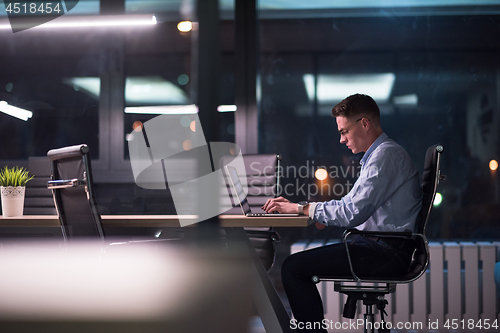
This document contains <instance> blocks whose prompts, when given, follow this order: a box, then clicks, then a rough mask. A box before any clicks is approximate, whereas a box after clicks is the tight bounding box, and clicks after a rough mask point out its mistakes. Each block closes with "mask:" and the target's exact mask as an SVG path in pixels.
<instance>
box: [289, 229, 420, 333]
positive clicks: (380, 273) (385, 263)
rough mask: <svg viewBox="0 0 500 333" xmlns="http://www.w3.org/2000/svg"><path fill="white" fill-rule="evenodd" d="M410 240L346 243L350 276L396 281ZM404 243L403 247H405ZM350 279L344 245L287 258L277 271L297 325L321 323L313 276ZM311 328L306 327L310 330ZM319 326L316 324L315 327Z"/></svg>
mask: <svg viewBox="0 0 500 333" xmlns="http://www.w3.org/2000/svg"><path fill="white" fill-rule="evenodd" d="M408 242H413V241H411V240H406V241H404V240H401V239H396V240H395V241H394V242H392V244H390V243H391V242H388V241H384V240H383V239H380V240H376V239H368V238H365V237H363V236H359V235H356V236H354V238H353V239H352V240H351V241H350V243H349V253H350V256H351V259H352V262H353V268H354V272H355V273H356V275H357V276H358V277H368V276H372V277H381V278H382V277H397V276H402V275H404V274H405V273H406V272H407V271H408V267H409V264H410V261H411V256H412V253H413V251H412V247H411V246H408V245H413V244H408ZM405 243H406V244H405ZM314 275H317V276H335V277H352V275H351V271H350V268H349V262H348V260H347V251H346V248H345V244H344V243H337V244H332V245H327V246H323V247H319V248H315V249H311V250H307V251H303V252H298V253H295V254H292V255H291V256H289V257H288V258H287V259H286V260H285V261H284V263H283V265H282V267H281V278H282V281H283V286H284V288H285V292H286V295H287V297H288V301H289V302H290V307H291V308H292V312H293V315H294V317H295V320H296V321H297V322H301V323H304V324H303V325H301V326H303V327H307V324H306V323H321V322H322V320H323V319H324V315H323V304H322V302H321V297H320V295H319V292H318V289H317V287H316V285H315V284H314V283H313V282H312V280H311V278H312V277H313V276H314ZM313 325H314V324H309V326H312V327H314V326H313ZM317 326H319V324H317ZM297 331H300V332H306V331H307V332H326V330H322V329H321V328H319V329H313V330H297Z"/></svg>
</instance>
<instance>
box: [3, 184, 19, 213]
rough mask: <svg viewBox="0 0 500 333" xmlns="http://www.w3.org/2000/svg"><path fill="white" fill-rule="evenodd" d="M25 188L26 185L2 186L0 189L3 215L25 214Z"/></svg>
mask: <svg viewBox="0 0 500 333" xmlns="http://www.w3.org/2000/svg"><path fill="white" fill-rule="evenodd" d="M24 190H25V187H24V186H18V187H12V186H7V187H3V186H0V191H1V192H2V215H3V217H16V216H23V209H24Z"/></svg>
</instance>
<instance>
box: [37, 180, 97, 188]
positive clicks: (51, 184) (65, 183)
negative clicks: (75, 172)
mask: <svg viewBox="0 0 500 333" xmlns="http://www.w3.org/2000/svg"><path fill="white" fill-rule="evenodd" d="M86 185H87V180H86V179H77V178H73V179H67V180H49V181H48V182H47V188H48V189H49V190H54V189H60V188H68V187H78V186H86Z"/></svg>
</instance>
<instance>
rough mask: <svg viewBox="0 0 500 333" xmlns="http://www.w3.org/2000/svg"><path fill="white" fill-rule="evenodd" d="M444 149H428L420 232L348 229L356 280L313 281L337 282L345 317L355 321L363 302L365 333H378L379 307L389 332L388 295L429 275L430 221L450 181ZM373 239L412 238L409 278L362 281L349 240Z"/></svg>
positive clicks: (322, 278) (326, 278) (320, 278)
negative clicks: (444, 172) (440, 189)
mask: <svg viewBox="0 0 500 333" xmlns="http://www.w3.org/2000/svg"><path fill="white" fill-rule="evenodd" d="M443 150H444V148H443V146H442V145H434V146H431V147H429V148H428V149H427V152H426V155H425V162H424V173H423V175H422V193H423V196H422V208H421V209H420V212H419V214H418V216H417V221H416V232H414V233H402V232H379V231H361V230H357V229H347V230H346V231H345V232H344V235H343V242H344V244H345V246H346V249H347V258H348V261H349V266H350V269H351V274H352V277H336V276H313V277H312V281H313V282H314V283H318V282H320V281H333V282H334V290H335V291H337V292H340V293H342V294H345V295H347V301H346V304H345V305H344V312H343V316H344V317H346V318H351V319H353V318H354V316H355V312H356V303H357V301H358V300H360V301H363V305H365V311H366V312H365V314H364V320H365V321H364V322H365V326H364V332H374V329H373V323H374V314H373V305H376V306H377V308H378V309H379V310H380V313H381V321H382V323H381V325H380V327H381V328H380V329H379V332H389V331H390V329H387V328H386V327H384V325H383V323H384V314H385V315H387V314H386V313H385V306H386V305H387V304H388V302H387V300H385V298H384V297H385V295H387V294H390V293H394V292H395V291H396V285H397V284H399V283H410V282H412V281H415V280H416V279H418V278H419V277H420V276H422V275H423V274H424V273H425V270H426V269H427V266H428V264H429V248H428V242H427V238H426V237H425V227H426V224H427V221H428V219H429V214H430V212H431V208H432V204H433V202H434V197H435V195H436V189H437V186H438V184H439V182H440V181H444V180H445V179H446V177H445V176H444V175H441V169H440V163H441V154H442V153H443ZM355 234H357V235H370V236H375V237H377V236H381V237H383V236H406V237H411V238H412V239H414V240H415V241H416V246H415V250H414V253H413V258H412V261H411V264H410V267H409V270H408V272H407V274H406V275H405V276H402V277H394V278H372V277H359V276H358V275H356V273H355V272H354V270H353V264H352V261H351V257H350V255H349V247H348V242H347V238H348V236H349V235H355ZM344 282H359V283H364V282H367V283H376V284H378V283H380V284H384V283H385V286H380V285H373V286H372V285H369V286H367V285H359V284H357V285H352V284H350V285H346V284H343V283H344ZM366 323H371V325H366Z"/></svg>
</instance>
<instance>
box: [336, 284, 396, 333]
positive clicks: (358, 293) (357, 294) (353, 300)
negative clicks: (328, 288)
mask: <svg viewBox="0 0 500 333" xmlns="http://www.w3.org/2000/svg"><path fill="white" fill-rule="evenodd" d="M334 290H335V291H336V292H339V293H342V294H345V295H347V301H346V303H345V305H344V312H343V314H342V315H343V316H344V317H345V318H350V319H354V317H355V315H356V305H357V302H358V301H362V302H363V305H364V306H365V313H364V325H363V332H365V333H374V332H375V327H377V329H378V332H379V333H389V332H390V331H391V330H390V329H388V328H387V327H386V324H385V320H384V315H387V313H386V312H385V306H386V305H387V304H388V302H387V300H386V299H385V295H387V294H390V293H393V292H395V291H396V285H395V284H391V283H387V284H386V285H385V286H356V285H343V284H341V283H340V282H335V283H334ZM374 305H376V306H377V309H378V310H379V311H380V316H381V322H380V325H375V315H374V313H373V306H374Z"/></svg>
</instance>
